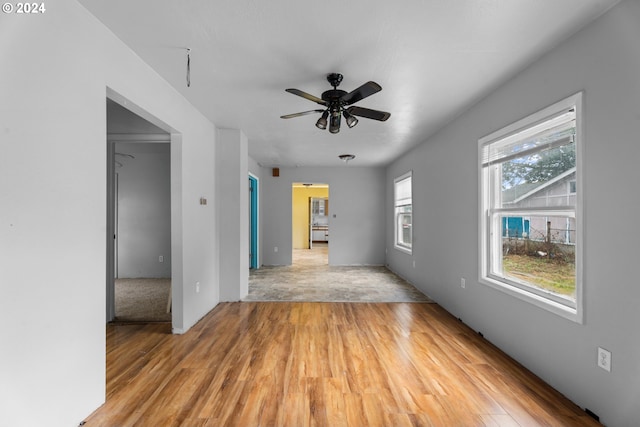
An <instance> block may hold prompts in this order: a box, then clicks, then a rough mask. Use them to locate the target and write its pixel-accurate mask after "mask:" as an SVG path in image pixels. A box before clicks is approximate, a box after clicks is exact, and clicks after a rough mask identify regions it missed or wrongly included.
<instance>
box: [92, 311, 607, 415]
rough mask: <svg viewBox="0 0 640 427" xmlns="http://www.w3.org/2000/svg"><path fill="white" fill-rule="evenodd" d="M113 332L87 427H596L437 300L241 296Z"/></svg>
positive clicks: (112, 329) (109, 331)
mask: <svg viewBox="0 0 640 427" xmlns="http://www.w3.org/2000/svg"><path fill="white" fill-rule="evenodd" d="M169 332H170V331H169V327H168V326H166V325H162V324H149V325H108V326H107V402H106V404H105V405H103V406H102V407H101V408H100V409H98V410H97V411H96V412H95V413H94V414H92V415H91V416H90V417H89V418H87V420H86V421H87V423H86V426H87V427H91V426H109V427H113V426H163V427H164V426H243V427H244V426H296V427H302V426H331V427H334V426H439V427H449V426H454V427H464V426H527V427H528V426H581V427H584V426H595V425H599V424H597V423H596V422H595V421H593V420H592V419H591V418H589V417H588V416H587V415H585V413H584V412H582V411H581V410H580V408H578V407H577V406H576V405H574V404H573V403H571V402H569V401H568V400H567V399H565V398H564V397H563V396H562V395H560V394H559V393H558V392H556V391H555V390H553V389H552V388H550V387H549V386H548V385H546V384H545V383H543V382H542V381H541V380H540V379H538V378H537V377H535V376H533V375H532V374H531V373H530V372H528V371H526V370H525V369H524V368H522V367H521V366H520V365H518V364H517V363H515V362H514V361H513V360H511V359H510V358H508V357H507V356H505V355H504V354H503V353H502V352H500V351H499V350H497V349H496V348H495V347H493V346H492V345H490V344H489V343H488V342H486V341H485V340H484V339H482V338H481V337H480V336H479V335H478V334H476V333H475V332H473V331H472V330H470V329H469V328H467V327H466V326H465V325H464V324H462V323H460V322H459V321H457V320H456V319H454V318H453V317H452V316H451V315H449V314H448V313H447V312H445V311H444V310H443V309H442V308H441V307H440V306H438V305H437V304H415V303H376V304H373V303H356V304H352V303H306V302H304V303H283V302H239V303H223V304H220V305H218V306H217V307H216V308H215V309H214V310H213V311H212V312H211V313H209V315H207V316H206V317H205V318H204V319H203V320H201V321H200V322H199V323H198V324H197V325H195V326H194V327H193V328H192V329H191V330H190V331H189V332H188V333H186V334H184V335H171V334H170V333H169Z"/></svg>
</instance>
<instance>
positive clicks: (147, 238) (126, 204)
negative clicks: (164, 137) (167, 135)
mask: <svg viewBox="0 0 640 427" xmlns="http://www.w3.org/2000/svg"><path fill="white" fill-rule="evenodd" d="M170 148H171V146H170V145H169V144H168V143H116V146H115V151H116V153H122V154H130V155H132V156H134V157H135V158H131V157H128V156H121V155H116V156H115V160H116V161H117V162H118V163H119V164H116V168H115V171H116V174H117V181H118V209H117V212H118V229H117V235H118V240H117V242H118V259H117V266H118V277H119V278H136V277H171V180H170V178H171V169H170V162H171V157H170ZM159 256H162V257H163V258H164V259H163V262H159Z"/></svg>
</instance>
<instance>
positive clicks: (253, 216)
mask: <svg viewBox="0 0 640 427" xmlns="http://www.w3.org/2000/svg"><path fill="white" fill-rule="evenodd" d="M258 194H259V193H258V178H257V177H255V176H253V175H251V174H249V268H250V269H256V268H258Z"/></svg>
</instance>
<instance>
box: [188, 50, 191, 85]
mask: <svg viewBox="0 0 640 427" xmlns="http://www.w3.org/2000/svg"><path fill="white" fill-rule="evenodd" d="M187 87H191V49H190V48H187Z"/></svg>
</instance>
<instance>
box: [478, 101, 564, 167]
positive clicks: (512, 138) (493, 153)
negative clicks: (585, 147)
mask: <svg viewBox="0 0 640 427" xmlns="http://www.w3.org/2000/svg"><path fill="white" fill-rule="evenodd" d="M575 128H576V113H575V108H572V109H570V110H569V111H567V112H563V113H562V114H560V115H558V116H555V117H553V118H551V119H547V120H545V121H543V122H541V123H539V124H537V125H535V126H531V127H528V128H526V129H524V130H521V131H519V132H516V133H514V134H512V135H509V136H507V137H505V138H502V139H499V140H496V141H492V142H488V143H486V144H485V145H484V146H483V147H482V166H483V167H485V166H488V165H491V164H496V163H503V162H506V161H509V160H512V159H515V158H519V157H523V156H526V155H528V154H532V153H534V152H537V151H542V150H545V149H549V148H554V147H559V146H562V145H568V144H571V143H573V142H574V136H575Z"/></svg>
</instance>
